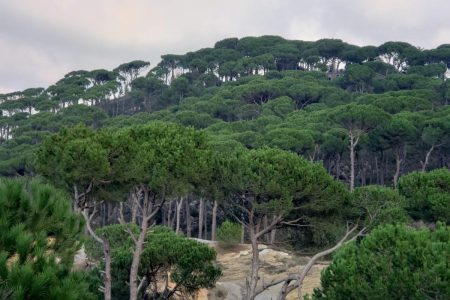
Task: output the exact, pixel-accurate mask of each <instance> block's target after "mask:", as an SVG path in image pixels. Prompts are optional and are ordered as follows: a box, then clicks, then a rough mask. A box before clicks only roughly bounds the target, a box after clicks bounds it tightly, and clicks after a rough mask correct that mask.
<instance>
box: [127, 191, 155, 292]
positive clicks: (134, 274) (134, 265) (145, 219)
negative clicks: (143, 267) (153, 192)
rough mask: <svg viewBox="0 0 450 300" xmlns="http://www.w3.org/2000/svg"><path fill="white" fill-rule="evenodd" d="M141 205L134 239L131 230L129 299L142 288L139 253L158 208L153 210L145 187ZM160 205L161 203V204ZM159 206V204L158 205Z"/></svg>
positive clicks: (140, 253) (142, 248)
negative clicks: (137, 231)
mask: <svg viewBox="0 0 450 300" xmlns="http://www.w3.org/2000/svg"><path fill="white" fill-rule="evenodd" d="M143 194H144V197H143V205H142V207H143V208H142V223H141V227H140V232H139V237H138V238H137V239H136V238H135V237H134V235H133V234H132V232H130V234H131V235H132V237H133V239H134V244H135V247H134V251H133V260H132V262H131V267H130V278H129V284H130V300H137V297H138V294H139V290H140V289H141V288H142V283H143V280H142V281H141V282H140V283H138V272H139V263H140V261H141V255H142V252H143V250H144V243H145V237H146V236H147V232H148V229H149V224H150V221H151V219H152V218H153V216H154V215H155V214H156V212H157V211H158V210H159V209H158V210H155V211H153V203H150V199H149V191H148V189H147V188H143ZM162 201H163V200H162ZM161 205H162V204H161ZM159 207H161V206H159Z"/></svg>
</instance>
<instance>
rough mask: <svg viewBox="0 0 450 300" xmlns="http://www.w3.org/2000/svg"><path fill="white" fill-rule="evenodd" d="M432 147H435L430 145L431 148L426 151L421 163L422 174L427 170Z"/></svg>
mask: <svg viewBox="0 0 450 300" xmlns="http://www.w3.org/2000/svg"><path fill="white" fill-rule="evenodd" d="M434 147H435V145H434V144H433V145H431V148H430V149H429V150H428V151H427V154H426V155H425V160H424V162H423V163H422V162H421V163H422V172H425V171H426V170H427V166H428V163H429V161H430V156H431V152H433V150H434Z"/></svg>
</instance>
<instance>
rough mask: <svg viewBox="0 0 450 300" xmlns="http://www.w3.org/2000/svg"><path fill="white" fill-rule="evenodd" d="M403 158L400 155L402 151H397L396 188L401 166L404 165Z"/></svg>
mask: <svg viewBox="0 0 450 300" xmlns="http://www.w3.org/2000/svg"><path fill="white" fill-rule="evenodd" d="M402 162H403V158H402V157H400V153H399V152H397V151H396V154H395V174H394V188H396V187H397V182H398V178H399V176H400V168H401V166H402Z"/></svg>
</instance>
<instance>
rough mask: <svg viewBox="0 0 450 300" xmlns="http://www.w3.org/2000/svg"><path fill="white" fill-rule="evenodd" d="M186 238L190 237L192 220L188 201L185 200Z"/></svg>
mask: <svg viewBox="0 0 450 300" xmlns="http://www.w3.org/2000/svg"><path fill="white" fill-rule="evenodd" d="M186 236H187V237H191V236H192V219H191V206H190V205H189V201H187V200H186Z"/></svg>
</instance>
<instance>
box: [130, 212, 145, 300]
mask: <svg viewBox="0 0 450 300" xmlns="http://www.w3.org/2000/svg"><path fill="white" fill-rule="evenodd" d="M147 231H148V224H147V222H145V218H144V221H143V222H142V224H141V232H140V233H139V238H138V239H137V241H136V243H135V248H134V252H133V260H132V262H131V268H130V300H137V297H138V294H139V289H138V272H139V263H140V261H141V255H142V251H143V250H144V242H145V236H146V235H147Z"/></svg>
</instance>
